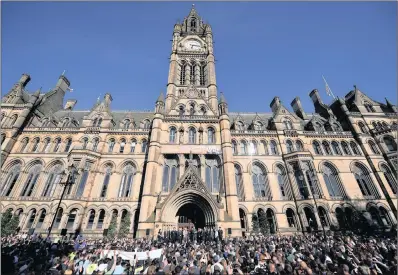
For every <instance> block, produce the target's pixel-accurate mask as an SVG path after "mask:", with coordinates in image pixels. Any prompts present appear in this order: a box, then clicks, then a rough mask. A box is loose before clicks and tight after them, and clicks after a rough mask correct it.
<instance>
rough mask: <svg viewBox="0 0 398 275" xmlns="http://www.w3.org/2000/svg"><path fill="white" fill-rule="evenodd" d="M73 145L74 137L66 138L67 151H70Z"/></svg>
mask: <svg viewBox="0 0 398 275" xmlns="http://www.w3.org/2000/svg"><path fill="white" fill-rule="evenodd" d="M71 146H72V139H70V138H68V139H67V140H66V145H65V152H69V150H70V147H71Z"/></svg>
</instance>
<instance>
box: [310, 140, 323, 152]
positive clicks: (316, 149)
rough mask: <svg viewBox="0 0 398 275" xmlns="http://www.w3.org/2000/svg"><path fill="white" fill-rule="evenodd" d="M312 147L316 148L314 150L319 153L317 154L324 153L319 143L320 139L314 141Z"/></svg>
mask: <svg viewBox="0 0 398 275" xmlns="http://www.w3.org/2000/svg"><path fill="white" fill-rule="evenodd" d="M312 147H313V148H314V152H315V154H317V155H322V148H321V146H320V145H319V142H318V141H316V140H315V141H313V142H312Z"/></svg>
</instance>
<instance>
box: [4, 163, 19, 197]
mask: <svg viewBox="0 0 398 275" xmlns="http://www.w3.org/2000/svg"><path fill="white" fill-rule="evenodd" d="M20 173H21V164H19V163H18V164H15V165H14V166H12V167H11V169H10V170H9V172H8V174H7V177H6V178H5V180H4V182H3V184H4V185H3V188H2V189H1V195H2V196H5V197H8V196H9V195H10V194H11V192H12V190H13V188H14V186H15V183H16V182H17V181H18V178H19V175H20Z"/></svg>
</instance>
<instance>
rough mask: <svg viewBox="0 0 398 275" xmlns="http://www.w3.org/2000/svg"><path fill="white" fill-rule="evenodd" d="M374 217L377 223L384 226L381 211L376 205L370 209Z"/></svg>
mask: <svg viewBox="0 0 398 275" xmlns="http://www.w3.org/2000/svg"><path fill="white" fill-rule="evenodd" d="M368 212H369V213H370V215H371V217H372V220H373V222H374V223H375V224H377V225H379V226H382V225H383V223H382V221H381V219H380V213H379V211H378V209H377V208H376V207H370V208H369V211H368Z"/></svg>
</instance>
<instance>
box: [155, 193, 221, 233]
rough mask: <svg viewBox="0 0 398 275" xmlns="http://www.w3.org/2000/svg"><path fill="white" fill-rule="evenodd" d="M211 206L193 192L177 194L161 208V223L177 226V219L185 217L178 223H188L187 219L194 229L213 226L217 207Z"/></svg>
mask: <svg viewBox="0 0 398 275" xmlns="http://www.w3.org/2000/svg"><path fill="white" fill-rule="evenodd" d="M213 204H214V203H213V202H212V201H209V200H208V199H207V198H205V197H203V196H202V195H201V194H200V193H198V192H195V191H194V190H189V191H184V192H181V193H178V195H177V196H175V197H174V198H173V199H172V200H170V201H168V202H167V203H166V204H165V205H164V206H163V209H162V213H161V222H163V223H168V224H170V223H172V224H174V225H177V224H178V223H179V217H185V218H186V219H184V218H183V219H181V218H180V221H187V222H188V219H189V220H191V222H192V223H193V224H194V225H195V227H196V228H203V227H205V226H206V227H212V226H215V225H216V221H217V220H218V215H217V209H216V208H217V206H216V205H213ZM194 215H195V216H194Z"/></svg>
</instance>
